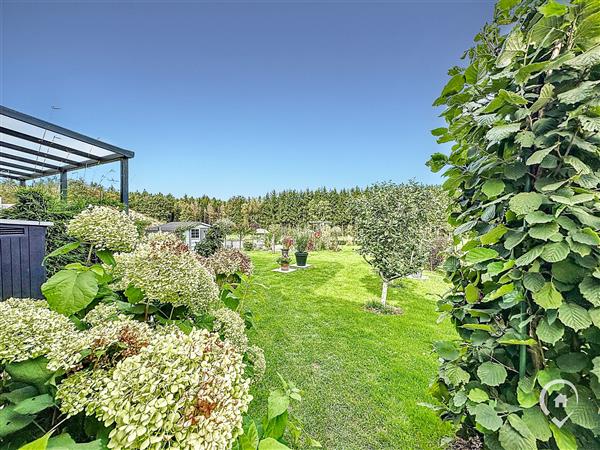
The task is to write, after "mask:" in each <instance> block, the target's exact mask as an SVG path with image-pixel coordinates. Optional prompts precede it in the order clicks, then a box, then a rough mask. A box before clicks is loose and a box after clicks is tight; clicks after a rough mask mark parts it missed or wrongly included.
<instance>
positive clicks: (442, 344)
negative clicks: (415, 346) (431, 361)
mask: <svg viewBox="0 0 600 450" xmlns="http://www.w3.org/2000/svg"><path fill="white" fill-rule="evenodd" d="M433 347H434V348H435V351H436V353H437V354H438V355H440V358H444V359H445V360H448V361H454V360H455V359H457V358H458V357H459V356H460V349H459V348H458V346H457V345H456V344H455V343H454V342H451V341H437V342H434V344H433Z"/></svg>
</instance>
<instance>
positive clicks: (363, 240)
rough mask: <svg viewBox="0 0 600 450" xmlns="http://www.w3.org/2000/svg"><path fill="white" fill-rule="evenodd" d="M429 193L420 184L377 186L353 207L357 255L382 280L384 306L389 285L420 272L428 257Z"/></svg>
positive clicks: (369, 190)
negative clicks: (427, 206) (359, 255)
mask: <svg viewBox="0 0 600 450" xmlns="http://www.w3.org/2000/svg"><path fill="white" fill-rule="evenodd" d="M428 201H429V198H428V190H427V188H426V187H425V186H423V185H422V184H419V183H416V182H410V183H408V184H400V185H397V184H392V183H380V184H375V185H373V186H372V187H370V188H369V189H368V190H367V191H366V192H365V193H364V194H363V195H362V196H360V197H359V198H357V200H356V202H355V205H354V215H355V226H356V242H357V244H358V245H359V253H360V254H361V255H362V256H363V257H364V258H365V260H366V261H367V262H368V263H369V264H370V265H371V266H372V267H373V268H374V269H375V271H376V272H377V273H378V274H379V276H380V277H381V280H382V290H381V303H382V304H383V305H384V306H385V304H386V300H387V291H388V285H389V283H390V282H391V281H393V280H395V279H397V278H401V277H405V276H407V275H410V274H413V273H415V272H418V271H420V270H422V269H423V267H424V265H425V263H426V261H427V257H428V248H429V247H428V242H427V239H428V235H429V234H428V227H427V220H428V219H429V212H428V210H427V208H426V207H425V206H426V205H427V203H428Z"/></svg>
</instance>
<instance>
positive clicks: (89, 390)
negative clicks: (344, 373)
mask: <svg viewBox="0 0 600 450" xmlns="http://www.w3.org/2000/svg"><path fill="white" fill-rule="evenodd" d="M243 375H244V364H243V362H242V355H241V354H240V353H239V352H238V351H237V350H236V349H235V348H234V347H233V346H231V345H230V344H228V343H224V342H222V341H221V340H220V338H219V336H218V335H216V334H212V333H209V332H208V331H206V330H193V331H192V332H191V333H190V334H189V335H186V334H184V333H182V332H181V331H179V330H178V329H175V328H167V329H159V330H156V331H155V332H154V335H153V337H152V338H151V339H150V342H149V344H148V345H146V346H144V347H142V348H141V349H140V350H139V353H137V354H135V355H132V356H130V357H128V358H125V359H123V360H121V361H119V362H118V363H117V364H116V366H115V367H114V368H113V369H110V370H101V371H92V372H90V371H88V372H79V373H77V374H75V375H73V376H71V377H69V378H67V380H66V381H64V382H63V383H62V384H61V385H60V386H59V390H58V394H57V397H58V398H59V399H60V401H61V409H62V410H63V412H65V413H67V414H76V413H78V412H80V411H82V410H83V409H85V411H86V413H87V414H88V415H91V414H94V415H95V416H96V417H97V418H98V419H100V420H102V421H103V422H104V424H105V425H106V426H114V428H113V430H112V431H111V433H110V435H109V443H108V447H109V448H113V449H117V448H118V449H167V448H169V449H174V448H177V449H181V450H187V449H189V450H192V449H195V450H196V449H197V450H200V449H215V450H219V449H223V450H225V449H229V448H230V447H231V444H232V442H233V441H234V439H235V438H236V437H237V436H238V435H239V434H240V433H241V432H242V414H243V413H245V412H246V411H247V409H248V404H249V402H250V401H251V399H252V397H251V396H250V395H249V393H248V390H249V383H250V381H249V380H247V379H245V378H244V376H243ZM78 387H81V388H78Z"/></svg>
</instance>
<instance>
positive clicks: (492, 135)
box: [485, 123, 521, 142]
mask: <svg viewBox="0 0 600 450" xmlns="http://www.w3.org/2000/svg"><path fill="white" fill-rule="evenodd" d="M520 128H521V124H520V123H511V124H508V125H497V126H495V127H494V128H491V129H490V130H489V131H488V132H487V133H486V135H485V137H486V139H487V140H489V141H491V142H500V141H502V140H504V139H506V138H509V137H510V136H512V135H513V134H515V133H516V132H517V131H519V129H520Z"/></svg>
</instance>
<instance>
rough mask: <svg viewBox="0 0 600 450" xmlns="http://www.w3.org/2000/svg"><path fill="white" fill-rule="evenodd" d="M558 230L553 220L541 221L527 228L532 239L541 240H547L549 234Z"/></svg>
mask: <svg viewBox="0 0 600 450" xmlns="http://www.w3.org/2000/svg"><path fill="white" fill-rule="evenodd" d="M558 230H559V228H558V224H557V223H555V222H550V223H542V224H539V225H535V226H533V227H531V228H530V229H529V236H531V237H532V238H534V239H539V240H541V241H547V240H548V239H549V238H550V236H552V235H554V234H556V233H558ZM542 258H543V256H542Z"/></svg>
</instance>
